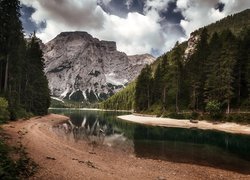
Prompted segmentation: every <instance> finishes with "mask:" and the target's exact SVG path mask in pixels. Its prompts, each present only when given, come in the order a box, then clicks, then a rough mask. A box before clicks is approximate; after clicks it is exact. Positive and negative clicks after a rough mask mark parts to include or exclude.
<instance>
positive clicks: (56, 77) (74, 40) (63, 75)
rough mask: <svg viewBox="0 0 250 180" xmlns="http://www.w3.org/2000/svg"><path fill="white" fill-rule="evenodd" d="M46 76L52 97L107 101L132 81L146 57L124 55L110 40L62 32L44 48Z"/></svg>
mask: <svg viewBox="0 0 250 180" xmlns="http://www.w3.org/2000/svg"><path fill="white" fill-rule="evenodd" d="M43 52H44V59H45V73H46V76H47V78H48V81H49V87H50V90H51V93H52V96H53V97H55V98H59V99H71V100H77V101H79V100H80V101H88V102H95V101H98V100H103V99H106V98H108V97H109V96H110V95H112V94H114V93H116V92H117V91H119V90H121V89H122V88H124V87H125V86H126V85H127V84H128V83H129V82H131V81H133V80H134V79H135V78H136V77H137V76H138V75H139V73H140V71H141V69H142V68H143V67H144V66H145V65H146V64H150V63H152V62H154V60H155V58H154V57H152V56H151V55H149V54H146V55H136V56H127V55H126V54H125V53H123V52H119V51H117V49H116V43H115V42H113V41H100V40H98V39H96V38H93V37H92V36H91V35H90V34H88V33H87V32H63V33H61V34H59V35H58V36H57V37H55V38H54V39H53V40H51V41H50V42H48V43H47V44H45V45H44V47H43Z"/></svg>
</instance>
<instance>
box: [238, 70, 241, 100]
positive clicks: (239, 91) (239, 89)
mask: <svg viewBox="0 0 250 180" xmlns="http://www.w3.org/2000/svg"><path fill="white" fill-rule="evenodd" d="M238 76H239V82H238V105H240V100H241V98H240V96H241V68H239V74H238Z"/></svg>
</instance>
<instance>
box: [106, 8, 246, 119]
mask: <svg viewBox="0 0 250 180" xmlns="http://www.w3.org/2000/svg"><path fill="white" fill-rule="evenodd" d="M249 17H250V10H246V11H243V12H241V13H238V14H235V15H231V16H228V17H226V18H224V19H222V20H220V21H218V22H216V23H213V24H211V25H209V26H206V27H205V28H201V29H199V30H197V31H195V32H194V33H192V34H191V37H190V39H189V40H188V41H187V42H184V43H182V44H180V45H178V44H177V45H176V46H175V47H174V48H173V49H172V50H171V51H169V52H167V53H166V54H164V55H163V56H161V57H159V58H158V59H157V60H156V61H155V62H154V63H153V64H152V66H151V67H150V69H148V70H145V68H144V70H143V71H142V73H141V74H140V75H139V77H138V79H137V81H136V85H135V88H134V89H132V88H130V89H128V90H127V91H129V90H130V91H133V90H134V91H135V92H134V93H133V92H129V93H128V92H127V94H135V98H134V109H135V110H137V111H143V112H148V113H150V112H151V113H152V112H156V113H157V114H158V113H160V114H161V113H163V112H165V111H167V112H179V111H183V110H192V111H205V110H207V111H209V107H208V106H209V105H211V104H213V105H218V108H219V109H220V110H219V111H220V112H225V111H227V112H230V110H231V108H233V109H239V108H241V109H249V105H250V103H249V92H250V89H249V88H250V86H249V85H250V79H249V72H250V65H249V64H250V62H249V61H250V60H249V52H250V50H249V47H250V46H249V42H250V41H249V32H250V30H249V29H250V28H249V27H250V21H249ZM143 72H144V74H143ZM124 92H125V91H121V92H119V93H118V94H116V97H123V96H124V95H123V93H124ZM146 94H148V95H146ZM129 98H131V97H129ZM117 101H120V99H117V98H113V99H108V101H105V102H104V107H105V103H106V102H109V103H108V104H116V102H117ZM118 104H119V103H118ZM109 108H111V107H110V106H109ZM113 108H114V107H113ZM115 108H116V109H117V108H118V109H119V106H118V107H115Z"/></svg>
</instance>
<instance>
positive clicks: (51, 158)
mask: <svg viewBox="0 0 250 180" xmlns="http://www.w3.org/2000/svg"><path fill="white" fill-rule="evenodd" d="M46 159H49V160H56V158H53V157H49V156H47V157H46Z"/></svg>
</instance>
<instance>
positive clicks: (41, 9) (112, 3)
mask: <svg viewBox="0 0 250 180" xmlns="http://www.w3.org/2000/svg"><path fill="white" fill-rule="evenodd" d="M21 2H22V4H23V5H25V6H24V7H25V8H24V9H23V13H22V14H23V15H22V21H23V23H24V28H25V30H26V31H28V32H30V31H33V28H36V29H39V30H40V32H39V33H37V36H38V37H40V38H41V39H42V40H43V41H44V42H47V41H49V40H51V39H52V38H54V37H55V36H56V35H57V34H59V33H60V32H62V31H88V32H89V33H90V34H92V35H93V36H95V37H97V38H99V39H105V40H112V41H116V42H117V47H118V49H119V50H120V51H124V52H126V53H127V54H140V53H152V54H154V55H157V54H162V53H164V52H166V51H167V50H169V49H170V48H172V47H173V46H174V44H175V42H176V41H183V40H185V39H187V38H188V36H189V34H190V33H191V32H192V31H194V30H195V29H197V28H200V27H202V26H205V25H207V24H209V23H212V22H215V21H216V20H219V19H221V18H223V17H225V16H227V15H229V14H232V13H235V12H239V11H241V10H244V9H247V8H249V7H250V1H248V0H21ZM28 7H29V8H28ZM34 10H35V11H34ZM33 22H34V23H35V24H34V23H33ZM45 22H46V23H45ZM41 23H42V24H41Z"/></svg>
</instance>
